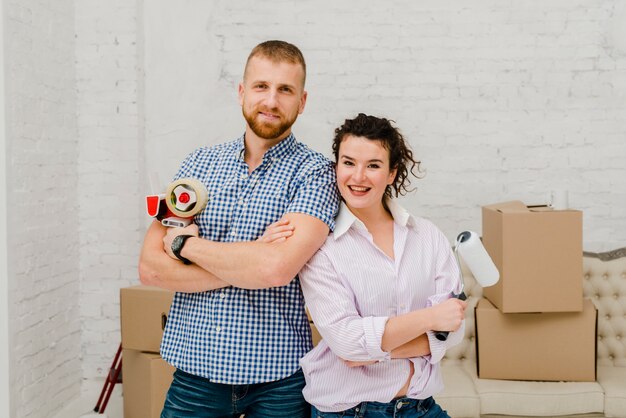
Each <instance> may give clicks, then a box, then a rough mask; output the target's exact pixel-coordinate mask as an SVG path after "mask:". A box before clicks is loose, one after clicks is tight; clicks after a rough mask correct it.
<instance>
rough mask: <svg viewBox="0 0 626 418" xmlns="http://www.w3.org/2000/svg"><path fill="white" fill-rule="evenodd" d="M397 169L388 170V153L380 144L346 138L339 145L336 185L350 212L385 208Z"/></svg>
mask: <svg viewBox="0 0 626 418" xmlns="http://www.w3.org/2000/svg"><path fill="white" fill-rule="evenodd" d="M395 176H396V170H391V168H390V167H389V151H388V150H387V149H386V148H385V147H383V144H382V142H381V141H376V140H371V139H367V138H363V137H359V136H352V135H346V137H345V138H344V139H343V141H341V143H340V144H339V153H338V157H337V185H338V187H339V192H340V193H341V196H342V197H343V199H344V200H345V202H346V204H347V205H348V207H349V208H350V209H357V210H358V209H371V208H376V207H377V206H382V201H383V196H384V195H385V190H386V188H387V186H388V185H390V184H392V183H393V180H394V178H395Z"/></svg>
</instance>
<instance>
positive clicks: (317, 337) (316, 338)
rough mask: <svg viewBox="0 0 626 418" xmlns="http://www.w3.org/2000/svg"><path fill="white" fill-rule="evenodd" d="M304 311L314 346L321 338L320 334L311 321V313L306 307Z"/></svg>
mask: <svg viewBox="0 0 626 418" xmlns="http://www.w3.org/2000/svg"><path fill="white" fill-rule="evenodd" d="M305 311H306V316H307V318H309V326H310V327H311V339H312V340H313V347H315V346H316V345H317V343H319V342H320V340H321V339H322V336H321V335H320V332H319V331H318V330H317V327H316V326H315V324H314V323H313V318H311V313H310V312H309V310H308V308H305Z"/></svg>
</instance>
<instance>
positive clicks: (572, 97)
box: [144, 0, 626, 250]
mask: <svg viewBox="0 0 626 418" xmlns="http://www.w3.org/2000/svg"><path fill="white" fill-rule="evenodd" d="M211 4H212V6H211V7H208V6H198V5H195V4H191V3H187V4H179V3H176V4H172V3H171V2H167V1H165V0H160V1H159V0H155V1H151V2H145V4H144V9H145V10H146V13H145V16H146V18H145V24H144V26H145V37H146V41H145V55H146V57H149V58H150V59H149V60H146V78H145V80H146V115H145V123H146V140H147V142H148V143H149V144H151V146H152V148H148V150H147V154H146V158H147V160H146V166H147V167H156V168H155V170H161V178H165V179H167V178H169V176H171V174H172V172H173V171H174V170H175V167H176V166H177V164H178V163H179V161H180V159H181V158H183V157H184V155H185V154H186V153H187V152H189V150H191V149H192V148H194V147H196V146H198V145H200V144H206V143H209V144H210V143H215V142H221V141H224V140H227V139H231V138H233V137H235V136H237V135H239V134H240V133H241V132H242V130H243V124H242V123H243V121H242V118H241V116H240V114H239V109H238V107H237V103H236V96H235V91H236V84H237V82H238V81H239V80H240V78H241V72H242V67H243V63H244V61H245V58H246V56H247V53H248V52H249V50H250V48H252V47H253V46H254V45H255V44H257V43H258V42H259V41H262V40H265V39H268V38H280V39H285V40H289V41H292V42H294V43H295V44H297V45H299V46H300V47H301V48H302V49H303V51H304V53H305V56H306V58H307V62H308V70H309V71H308V83H307V87H308V91H309V100H308V104H307V109H306V110H305V113H304V114H303V115H302V116H301V117H300V119H299V120H298V122H297V125H296V128H295V132H296V134H297V135H298V137H299V138H300V139H301V140H303V141H305V142H308V143H310V144H312V145H313V146H314V147H315V148H316V149H318V150H320V151H322V152H325V153H327V154H328V153H330V138H331V137H332V132H333V130H334V128H335V127H336V126H338V125H339V124H340V123H341V122H342V121H343V119H345V118H346V117H352V116H354V115H355V114H356V113H357V112H360V111H363V112H366V113H372V114H376V115H381V116H387V117H389V118H391V119H394V120H396V121H397V124H398V126H399V127H400V128H401V129H402V131H403V132H404V133H405V135H406V136H407V137H408V138H409V139H410V140H411V142H412V144H413V146H414V149H415V152H416V155H417V156H418V157H419V158H420V159H421V160H422V162H423V168H424V169H425V170H426V171H427V176H426V177H425V179H424V180H421V181H418V182H416V185H417V186H418V190H417V192H416V193H414V194H412V195H410V196H409V197H407V198H406V200H405V204H407V205H408V206H409V208H410V209H411V210H412V211H413V212H414V213H417V214H420V215H423V216H425V217H427V218H430V219H432V220H433V221H434V222H435V223H436V224H437V225H439V226H440V227H441V228H442V229H443V230H444V232H445V233H446V235H447V236H448V237H449V238H450V239H453V238H454V237H455V236H456V234H457V233H458V232H460V231H462V230H464V229H474V230H477V231H480V229H481V218H480V217H481V214H480V206H481V205H484V204H488V203H494V202H498V201H504V200H510V199H521V200H524V201H526V202H528V203H533V204H537V203H546V196H547V195H548V193H549V192H550V191H551V190H554V189H567V190H569V197H570V204H571V207H573V208H577V209H581V210H583V211H584V241H585V245H584V247H585V249H587V250H608V249H613V248H616V247H619V246H623V245H625V243H626V216H625V215H626V209H624V208H625V207H626V164H624V161H625V157H626V146H624V145H623V144H624V139H626V98H625V92H626V46H625V44H626V41H624V39H626V29H624V28H626V12H625V10H624V9H625V6H624V5H625V2H624V1H623V0H595V1H574V2H572V1H569V0H558V1H550V2H545V1H541V0H534V1H524V2H518V3H503V2H501V1H498V0H474V1H469V2H456V1H444V2H441V1H434V0H433V1H420V2H409V1H395V2H377V1H365V2H363V1H361V2H356V1H348V2H336V1H330V0H325V1H317V2H309V3H306V4H302V3H297V2H292V1H277V2H272V3H271V4H268V5H264V7H263V8H259V7H256V2H253V1H239V2H228V1H218V2H212V3H211ZM180 21H185V22H188V24H187V25H182V27H181V25H179V24H176V22H180ZM200 29H203V30H200ZM207 82H208V86H207ZM198 87H200V88H198ZM163 91H167V92H168V95H167V100H164V98H165V97H164V96H163V95H160V94H159V92H163ZM198 127H200V129H199V128H198ZM174 143H175V144H176V145H177V146H176V147H172V146H171V144H174ZM164 150H167V151H164Z"/></svg>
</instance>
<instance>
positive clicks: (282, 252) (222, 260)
mask: <svg viewBox="0 0 626 418" xmlns="http://www.w3.org/2000/svg"><path fill="white" fill-rule="evenodd" d="M285 219H288V220H289V222H290V223H291V225H293V227H294V228H295V234H294V235H293V236H291V237H290V238H289V239H287V240H285V241H282V242H273V243H267V242H262V241H246V242H214V241H208V240H205V239H201V238H189V239H188V240H187V241H186V243H185V246H184V247H183V249H182V251H181V252H180V254H181V256H183V257H184V258H187V259H189V260H190V261H192V262H193V263H194V264H196V265H198V266H200V267H202V268H203V269H204V270H206V271H208V272H210V273H212V274H213V275H215V276H216V277H219V278H220V279H222V280H224V281H226V282H228V283H229V284H231V285H233V286H236V287H240V288H244V289H264V288H269V287H278V286H285V285H286V284H288V283H289V282H290V281H291V280H293V278H294V277H295V276H296V275H297V274H298V272H299V271H300V269H302V267H303V266H304V264H305V263H306V262H307V261H308V260H309V259H310V258H311V257H312V256H313V254H315V252H316V251H317V250H318V248H319V247H321V245H322V243H323V242H324V240H325V239H326V237H327V236H328V226H327V225H326V224H325V223H323V222H322V221H321V220H319V219H317V218H314V217H312V216H310V215H305V214H302V213H289V214H287V215H285ZM174 233H184V230H183V231H173V232H172V234H171V235H173V234H174ZM168 235H170V234H168ZM170 238H172V237H171V236H169V237H166V244H165V246H166V247H167V242H169V239H170Z"/></svg>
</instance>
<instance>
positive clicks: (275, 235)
mask: <svg viewBox="0 0 626 418" xmlns="http://www.w3.org/2000/svg"><path fill="white" fill-rule="evenodd" d="M294 230H295V227H294V226H292V225H289V219H285V218H282V219H279V220H278V221H276V222H274V223H273V224H271V225H270V226H268V227H267V229H266V230H265V232H263V235H261V236H260V237H259V238H258V239H257V241H260V242H266V243H268V244H272V243H277V242H282V241H285V240H286V239H287V238H289V237H290V236H292V235H293V231H294Z"/></svg>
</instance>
